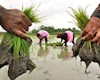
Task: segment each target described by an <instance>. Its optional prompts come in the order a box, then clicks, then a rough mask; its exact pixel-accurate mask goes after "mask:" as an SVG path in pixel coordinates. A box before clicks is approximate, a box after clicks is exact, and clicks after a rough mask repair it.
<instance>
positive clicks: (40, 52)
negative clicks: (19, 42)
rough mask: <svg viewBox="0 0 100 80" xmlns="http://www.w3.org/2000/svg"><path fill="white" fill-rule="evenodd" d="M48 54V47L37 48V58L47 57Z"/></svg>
mask: <svg viewBox="0 0 100 80" xmlns="http://www.w3.org/2000/svg"><path fill="white" fill-rule="evenodd" d="M48 53H49V48H48V46H46V45H44V46H43V45H41V46H39V49H38V54H37V55H38V56H39V57H46V56H47V55H48Z"/></svg>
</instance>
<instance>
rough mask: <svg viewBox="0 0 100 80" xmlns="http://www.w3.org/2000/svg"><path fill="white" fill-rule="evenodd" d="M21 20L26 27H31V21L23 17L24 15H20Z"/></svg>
mask: <svg viewBox="0 0 100 80" xmlns="http://www.w3.org/2000/svg"><path fill="white" fill-rule="evenodd" d="M22 20H23V21H24V22H25V23H26V24H27V25H28V26H31V25H32V23H31V20H30V19H29V18H28V17H27V16H25V15H22Z"/></svg>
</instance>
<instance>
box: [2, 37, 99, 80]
mask: <svg viewBox="0 0 100 80" xmlns="http://www.w3.org/2000/svg"><path fill="white" fill-rule="evenodd" d="M32 40H33V44H32V46H31V48H30V52H31V54H30V58H31V59H32V61H33V62H34V63H35V64H36V65H37V68H36V69H35V70H34V71H33V72H31V73H29V72H28V71H27V73H25V74H23V75H21V76H19V77H18V78H16V80H100V68H99V66H98V64H97V63H91V64H90V66H89V67H88V69H87V73H88V74H85V73H84V71H85V64H84V62H82V63H81V62H80V58H79V57H77V59H76V58H72V55H73V53H72V50H71V48H72V46H73V45H72V44H70V43H69V44H68V46H67V47H65V46H62V47H57V46H45V45H42V46H41V47H40V46H39V44H38V39H37V38H36V37H32ZM49 41H51V42H52V41H59V39H56V38H55V36H52V37H51V38H50V39H49ZM7 72H8V66H4V67H3V68H1V69H0V80H10V79H9V77H8V76H7Z"/></svg>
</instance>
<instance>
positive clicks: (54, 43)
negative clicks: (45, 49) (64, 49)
mask: <svg viewBox="0 0 100 80" xmlns="http://www.w3.org/2000/svg"><path fill="white" fill-rule="evenodd" d="M46 45H47V46H62V45H63V44H62V43H61V42H49V43H46Z"/></svg>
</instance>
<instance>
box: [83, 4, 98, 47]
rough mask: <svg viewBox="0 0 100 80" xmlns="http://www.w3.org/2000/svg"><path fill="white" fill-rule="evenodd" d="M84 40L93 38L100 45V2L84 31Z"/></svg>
mask: <svg viewBox="0 0 100 80" xmlns="http://www.w3.org/2000/svg"><path fill="white" fill-rule="evenodd" d="M82 37H83V40H91V41H92V42H96V43H97V44H98V45H100V4H99V5H98V7H97V8H96V9H95V11H94V12H93V14H92V16H91V18H90V20H89V22H88V24H87V25H86V27H85V28H84V30H83V32H82Z"/></svg>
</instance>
